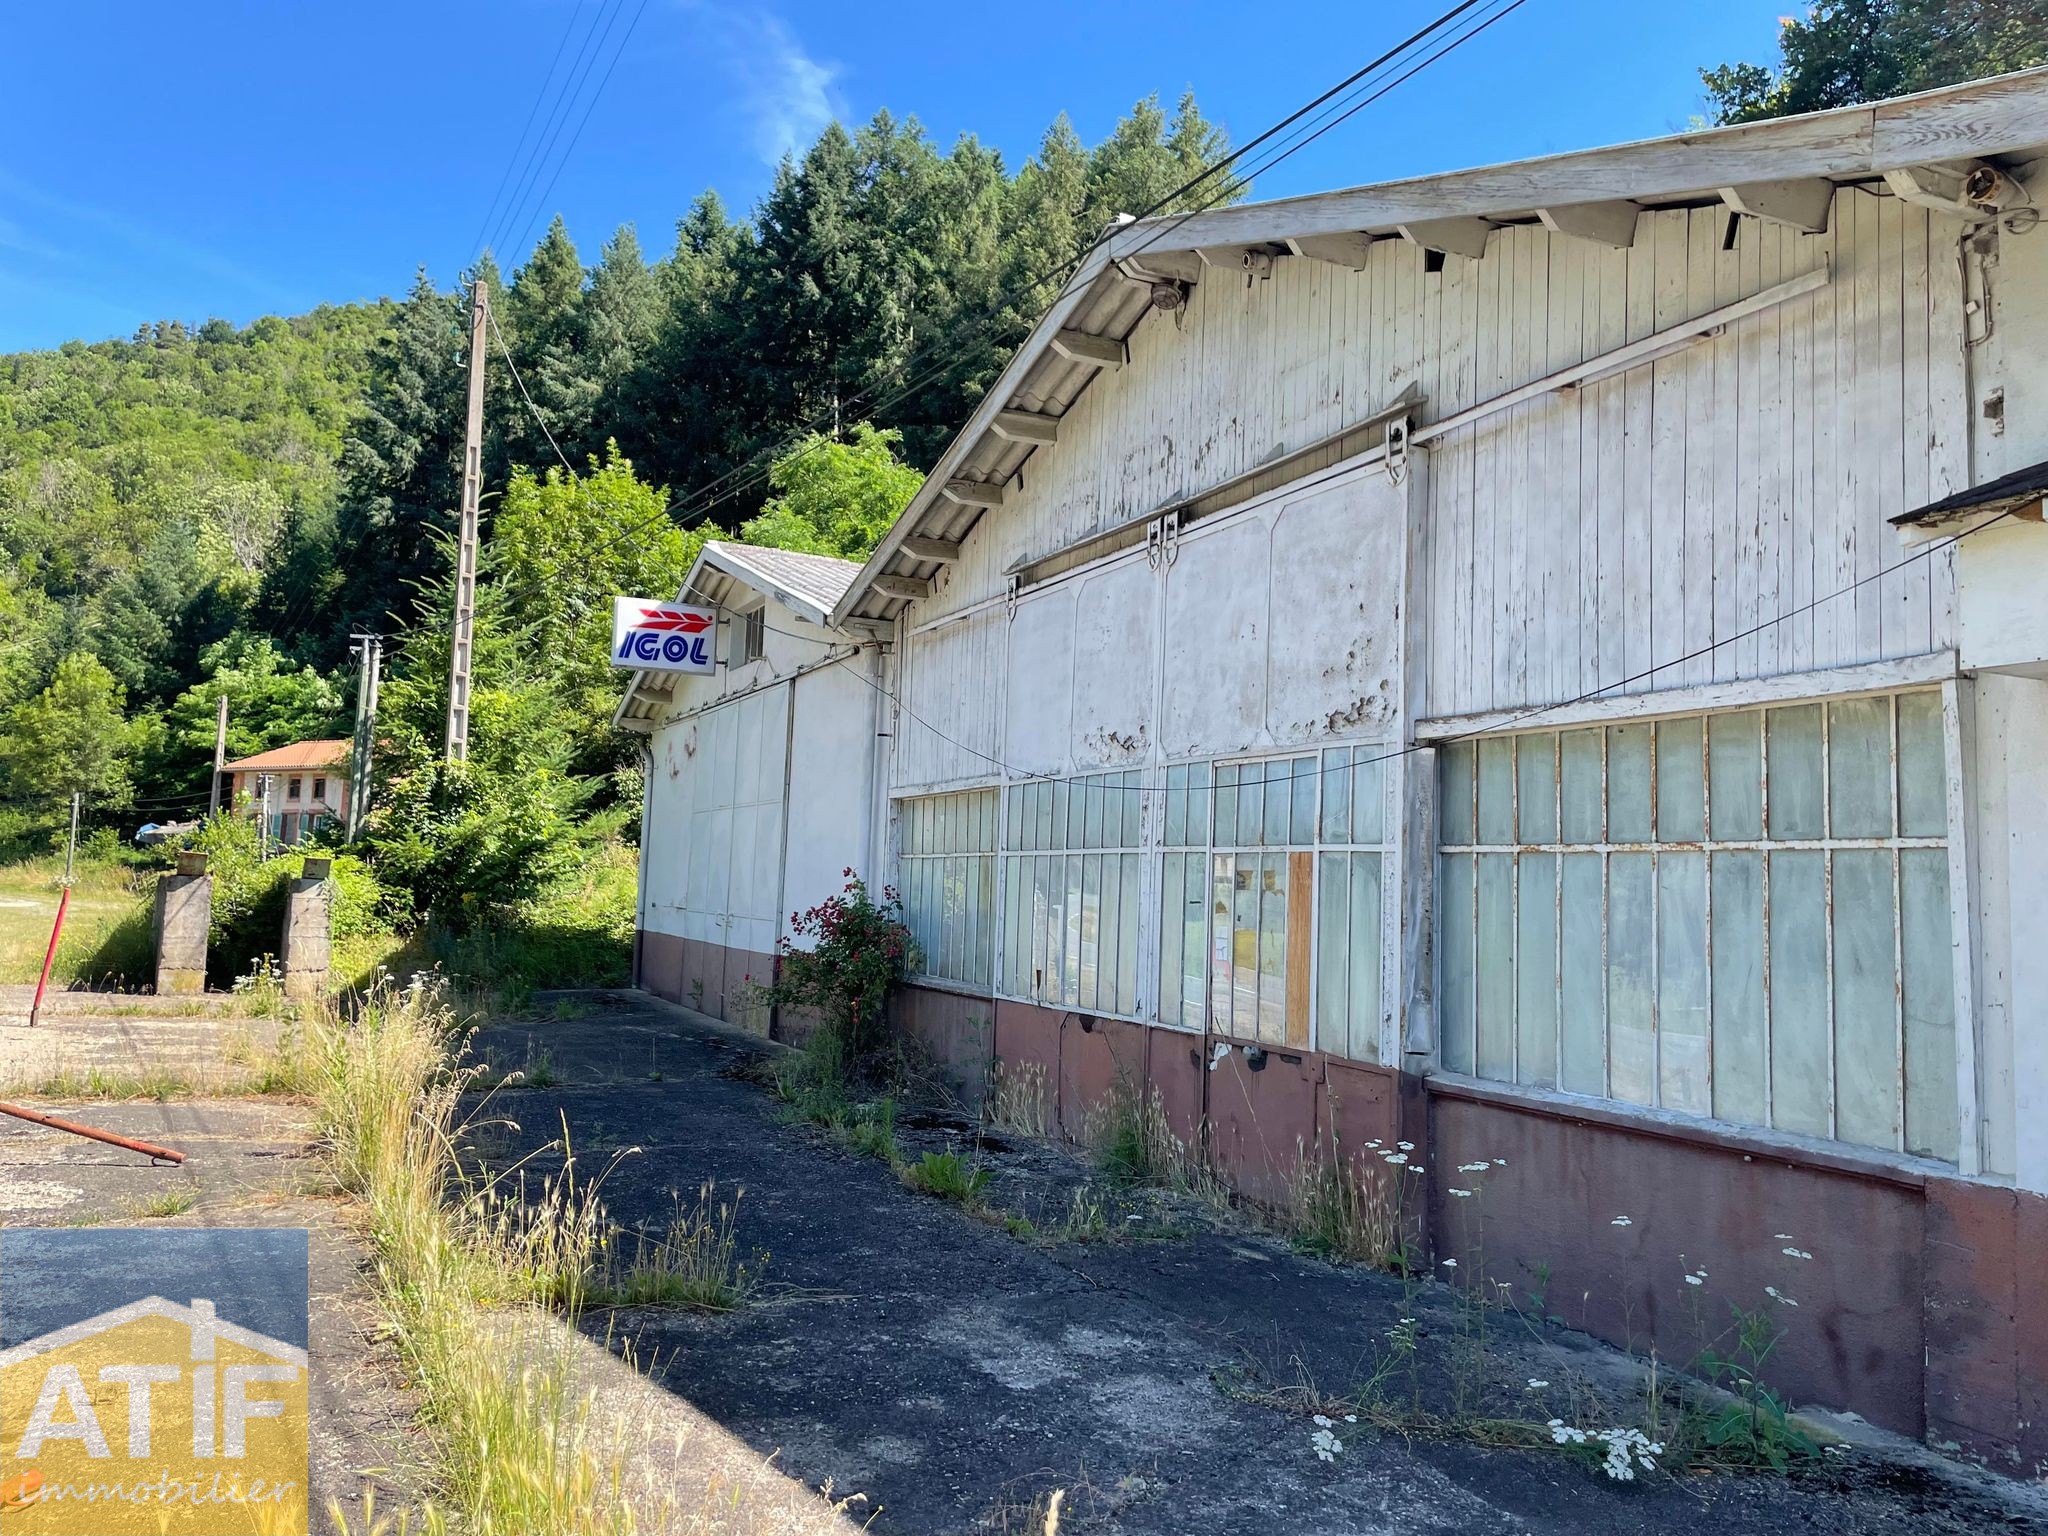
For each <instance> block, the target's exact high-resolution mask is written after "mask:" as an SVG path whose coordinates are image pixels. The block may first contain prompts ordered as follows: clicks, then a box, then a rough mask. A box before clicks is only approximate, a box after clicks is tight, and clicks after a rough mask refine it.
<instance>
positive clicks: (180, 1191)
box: [128, 1184, 199, 1220]
mask: <svg viewBox="0 0 2048 1536" xmlns="http://www.w3.org/2000/svg"><path fill="white" fill-rule="evenodd" d="M198 1203H199V1190H198V1187H197V1186H195V1185H191V1184H179V1185H175V1186H173V1187H172V1188H170V1189H167V1190H165V1191H163V1193H161V1194H157V1195H151V1196H149V1198H147V1199H145V1200H137V1201H135V1202H134V1203H133V1204H132V1205H130V1206H129V1207H128V1214H129V1215H130V1216H135V1217H146V1218H152V1219H158V1220H160V1219H162V1218H164V1217H167V1216H182V1215H184V1214H185V1213H186V1212H187V1211H189V1210H191V1209H192V1207H193V1206H195V1205H197V1204H198Z"/></svg>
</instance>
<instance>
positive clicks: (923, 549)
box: [896, 533, 960, 565]
mask: <svg viewBox="0 0 2048 1536" xmlns="http://www.w3.org/2000/svg"><path fill="white" fill-rule="evenodd" d="M896 547H897V548H898V549H900V550H902V551H903V553H904V554H906V555H908V556H910V558H911V559H913V560H936V561H937V562H938V563H939V564H941V565H951V564H952V563H953V562H954V561H955V560H958V559H959V558H960V541H959V540H958V539H928V538H925V537H924V536H923V535H922V534H915V533H913V534H911V535H910V536H909V537H907V538H906V539H904V541H903V542H902V543H901V544H898V545H897V546H896Z"/></svg>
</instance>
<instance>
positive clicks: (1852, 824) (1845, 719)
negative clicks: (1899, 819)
mask: <svg viewBox="0 0 2048 1536" xmlns="http://www.w3.org/2000/svg"><path fill="white" fill-rule="evenodd" d="M1828 822H1829V826H1828V831H1829V833H1830V834H1831V835H1833V836H1835V837H1889V836H1890V835H1891V830H1892V701H1891V700H1890V699H1845V700H1844V701H1842V702H1841V703H1839V704H1830V705H1829V706H1828Z"/></svg>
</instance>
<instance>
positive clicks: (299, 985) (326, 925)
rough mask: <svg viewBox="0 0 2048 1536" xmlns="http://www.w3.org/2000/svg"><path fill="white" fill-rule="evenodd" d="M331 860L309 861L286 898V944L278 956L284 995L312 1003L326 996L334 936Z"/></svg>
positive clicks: (280, 947)
mask: <svg viewBox="0 0 2048 1536" xmlns="http://www.w3.org/2000/svg"><path fill="white" fill-rule="evenodd" d="M332 863H333V861H332V860H329V859H317V858H308V859H307V860H306V862H305V866H304V868H303V869H302V870H301V871H300V873H299V877H298V878H297V879H296V880H294V881H292V883H291V886H290V888H289V889H288V890H287V891H286V892H285V898H284V942H283V943H282V944H281V945H279V947H278V956H279V959H280V961H281V962H282V964H283V966H284V995H285V996H286V997H288V998H291V999H292V1000H293V1001H295V1002H310V1001H312V1000H314V999H316V998H320V997H324V996H326V995H327V969H328V956H329V937H330V933H331V917H330V892H331V890H332V889H333V888H332V887H331V886H330V885H329V884H328V879H327V877H328V874H329V872H330V870H331V868H332Z"/></svg>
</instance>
